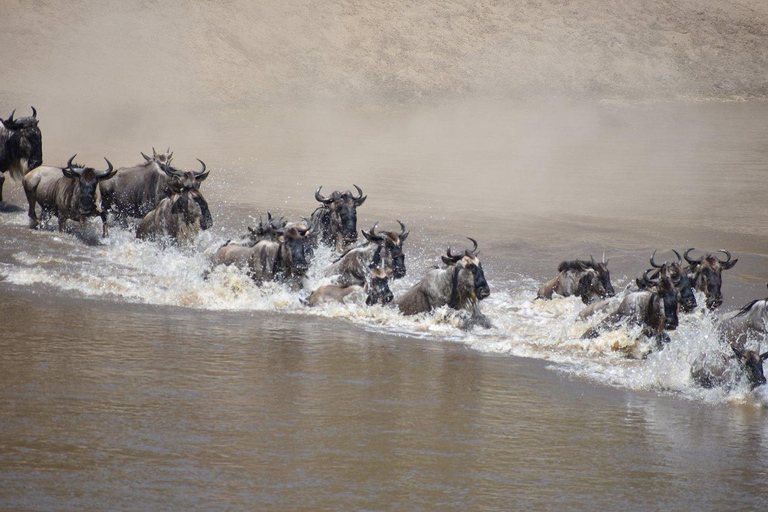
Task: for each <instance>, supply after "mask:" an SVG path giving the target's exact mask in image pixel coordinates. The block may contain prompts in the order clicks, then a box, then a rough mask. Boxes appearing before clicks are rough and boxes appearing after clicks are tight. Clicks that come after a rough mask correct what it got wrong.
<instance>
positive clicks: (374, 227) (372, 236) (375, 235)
mask: <svg viewBox="0 0 768 512" xmlns="http://www.w3.org/2000/svg"><path fill="white" fill-rule="evenodd" d="M378 225H379V223H378V222H376V223H375V224H374V225H373V226H371V230H370V231H368V234H369V235H371V238H381V235H377V234H376V226H378Z"/></svg>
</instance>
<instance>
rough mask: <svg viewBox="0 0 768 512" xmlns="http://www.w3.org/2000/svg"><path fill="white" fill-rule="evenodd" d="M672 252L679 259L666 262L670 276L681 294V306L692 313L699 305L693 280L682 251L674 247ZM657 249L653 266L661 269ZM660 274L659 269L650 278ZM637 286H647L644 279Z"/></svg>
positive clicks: (652, 257) (638, 281) (642, 288)
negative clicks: (685, 265)
mask: <svg viewBox="0 0 768 512" xmlns="http://www.w3.org/2000/svg"><path fill="white" fill-rule="evenodd" d="M672 252H674V253H675V256H677V261H675V262H673V263H668V262H666V261H665V262H664V264H666V265H667V266H668V268H669V277H670V279H672V283H674V285H675V288H676V289H677V292H678V294H679V297H678V300H679V301H680V307H681V309H682V310H683V311H684V312H686V313H690V312H691V311H693V310H694V309H696V306H697V305H698V304H697V302H696V295H694V293H693V288H692V287H691V280H690V279H689V278H688V273H687V272H686V271H685V270H684V269H683V259H682V257H680V253H679V252H677V251H676V250H674V249H672ZM655 257H656V251H653V254H652V255H651V260H650V261H651V266H652V267H653V268H655V269H660V268H661V265H659V264H658V263H656V259H655ZM658 275H659V272H658V270H657V271H655V272H654V273H652V274H650V276H649V277H650V278H651V279H652V280H653V279H656V278H657V277H658ZM636 282H637V286H638V287H639V288H640V289H641V290H644V289H645V286H646V282H645V281H644V280H642V279H637V280H636Z"/></svg>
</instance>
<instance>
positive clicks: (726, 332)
mask: <svg viewBox="0 0 768 512" xmlns="http://www.w3.org/2000/svg"><path fill="white" fill-rule="evenodd" d="M715 330H716V332H717V335H718V337H719V338H720V340H721V341H723V342H726V343H728V344H729V345H731V346H732V347H733V348H735V349H737V350H744V348H745V347H746V344H747V342H748V341H750V340H752V341H758V342H762V341H763V340H764V339H765V336H766V334H767V333H768V298H765V299H758V300H753V301H752V302H750V303H749V304H747V305H745V306H744V307H742V308H741V309H739V310H738V311H732V312H730V313H726V314H725V315H723V316H722V317H721V319H720V322H719V323H718V324H717V327H716V328H715Z"/></svg>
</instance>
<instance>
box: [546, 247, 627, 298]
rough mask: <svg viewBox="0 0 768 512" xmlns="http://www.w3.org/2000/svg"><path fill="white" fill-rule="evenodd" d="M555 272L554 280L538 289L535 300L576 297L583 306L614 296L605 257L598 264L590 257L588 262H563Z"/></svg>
mask: <svg viewBox="0 0 768 512" xmlns="http://www.w3.org/2000/svg"><path fill="white" fill-rule="evenodd" d="M557 271H558V272H559V274H558V275H557V276H556V277H555V278H553V279H550V280H549V281H547V282H546V283H544V285H543V286H542V287H541V288H539V291H538V294H537V298H539V299H551V298H552V295H553V294H555V293H556V294H558V295H561V296H563V297H570V296H571V295H576V296H577V297H581V300H582V302H584V304H590V303H592V302H594V301H596V300H598V299H604V298H606V297H613V296H614V295H616V292H615V291H614V289H613V285H612V284H611V273H610V272H609V271H608V262H607V261H605V256H603V261H601V262H600V263H597V262H595V258H592V257H590V261H586V260H573V261H563V262H562V263H560V265H559V266H558V267H557Z"/></svg>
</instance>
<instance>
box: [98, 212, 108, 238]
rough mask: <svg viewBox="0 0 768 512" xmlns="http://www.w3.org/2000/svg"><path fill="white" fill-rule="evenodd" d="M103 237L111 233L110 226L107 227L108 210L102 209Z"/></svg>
mask: <svg viewBox="0 0 768 512" xmlns="http://www.w3.org/2000/svg"><path fill="white" fill-rule="evenodd" d="M100 216H101V238H106V237H107V235H109V227H107V212H106V210H104V211H102V212H101V214H100Z"/></svg>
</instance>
